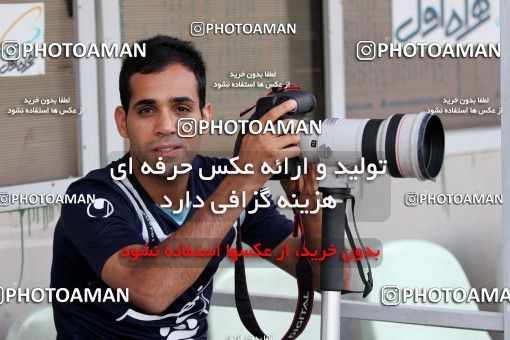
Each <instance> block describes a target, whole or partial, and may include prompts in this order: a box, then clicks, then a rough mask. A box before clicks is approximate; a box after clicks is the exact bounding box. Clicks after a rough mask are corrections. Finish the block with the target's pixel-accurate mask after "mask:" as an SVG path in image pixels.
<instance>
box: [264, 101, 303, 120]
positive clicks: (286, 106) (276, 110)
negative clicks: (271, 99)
mask: <svg viewBox="0 0 510 340" xmlns="http://www.w3.org/2000/svg"><path fill="white" fill-rule="evenodd" d="M296 108H297V102H296V101H295V100H294V99H289V100H286V101H284V102H283V103H281V104H280V105H277V106H275V107H273V108H272V109H271V110H269V111H267V113H266V114H265V115H263V116H262V118H260V121H261V122H262V123H266V122H267V121H269V120H270V121H273V122H274V121H276V120H277V119H278V118H280V117H281V116H283V115H285V114H286V113H289V112H291V111H293V110H295V109H296Z"/></svg>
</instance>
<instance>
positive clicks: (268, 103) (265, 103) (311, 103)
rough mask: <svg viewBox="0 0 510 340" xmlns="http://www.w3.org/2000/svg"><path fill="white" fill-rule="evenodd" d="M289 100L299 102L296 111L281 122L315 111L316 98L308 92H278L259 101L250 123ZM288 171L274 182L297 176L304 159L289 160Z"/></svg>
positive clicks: (241, 138)
mask: <svg viewBox="0 0 510 340" xmlns="http://www.w3.org/2000/svg"><path fill="white" fill-rule="evenodd" d="M289 99H294V100H295V101H296V102H297V106H296V109H295V110H294V111H292V112H288V113H286V114H285V115H283V116H282V117H281V118H279V119H280V120H283V119H305V115H306V113H308V112H311V111H313V110H314V109H315V106H316V100H315V96H314V95H313V94H312V93H310V92H306V91H284V92H276V93H272V94H271V95H269V96H266V97H262V98H260V99H259V100H257V105H256V109H255V112H254V113H253V115H252V116H251V117H250V119H249V120H250V121H252V120H255V119H260V118H262V116H264V115H265V114H266V113H267V112H268V111H269V110H271V109H272V108H273V107H275V106H278V105H280V104H281V103H283V102H284V101H287V100H289ZM243 137H244V135H242V134H239V135H237V139H236V144H235V148H234V156H237V155H239V149H240V148H241V142H242V140H243ZM288 165H289V166H288V171H287V172H283V170H282V172H281V173H279V174H276V175H273V177H271V179H272V180H280V179H284V178H289V177H292V176H295V175H296V174H297V168H298V166H299V165H301V166H302V165H303V158H301V157H294V158H292V159H289V162H288Z"/></svg>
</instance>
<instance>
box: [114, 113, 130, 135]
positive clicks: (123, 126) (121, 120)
mask: <svg viewBox="0 0 510 340" xmlns="http://www.w3.org/2000/svg"><path fill="white" fill-rule="evenodd" d="M115 124H117V131H119V134H120V135H121V136H122V137H124V138H128V134H127V115H126V111H124V108H123V107H122V106H117V107H116V108H115Z"/></svg>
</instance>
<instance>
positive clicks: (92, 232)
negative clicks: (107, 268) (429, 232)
mask: <svg viewBox="0 0 510 340" xmlns="http://www.w3.org/2000/svg"><path fill="white" fill-rule="evenodd" d="M67 193H68V194H71V195H72V194H77V195H80V194H82V195H87V194H89V195H95V202H94V203H81V204H64V205H62V210H61V217H60V218H61V221H62V224H63V232H64V234H65V235H66V237H67V238H68V239H69V240H70V242H71V243H72V244H74V246H76V248H77V249H78V251H79V252H80V253H81V255H83V257H84V258H85V259H86V261H87V262H88V263H89V264H90V266H91V267H92V269H93V270H94V272H95V273H96V275H97V276H98V277H101V272H102V270H103V266H104V264H105V262H106V261H107V260H108V259H109V258H110V257H111V256H112V255H113V254H115V253H116V252H117V251H119V250H121V249H122V248H124V247H126V246H129V245H133V244H145V241H144V239H143V237H142V234H141V231H140V228H139V226H138V224H137V223H136V222H137V216H135V214H134V213H133V211H132V210H131V209H130V207H129V206H128V203H127V202H126V201H125V200H124V199H123V198H122V196H121V195H120V194H119V193H118V192H116V191H115V190H113V189H112V188H109V187H108V186H107V185H106V184H102V183H97V182H94V181H79V182H77V183H73V184H72V185H71V186H70V187H69V189H68V190H67Z"/></svg>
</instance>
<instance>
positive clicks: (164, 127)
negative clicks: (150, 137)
mask: <svg viewBox="0 0 510 340" xmlns="http://www.w3.org/2000/svg"><path fill="white" fill-rule="evenodd" d="M155 128H156V134H158V135H163V136H168V135H172V134H175V133H176V132H177V117H176V116H175V115H174V114H173V113H172V112H170V111H168V110H164V111H162V112H160V114H159V115H158V119H157V121H156V126H155Z"/></svg>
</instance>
